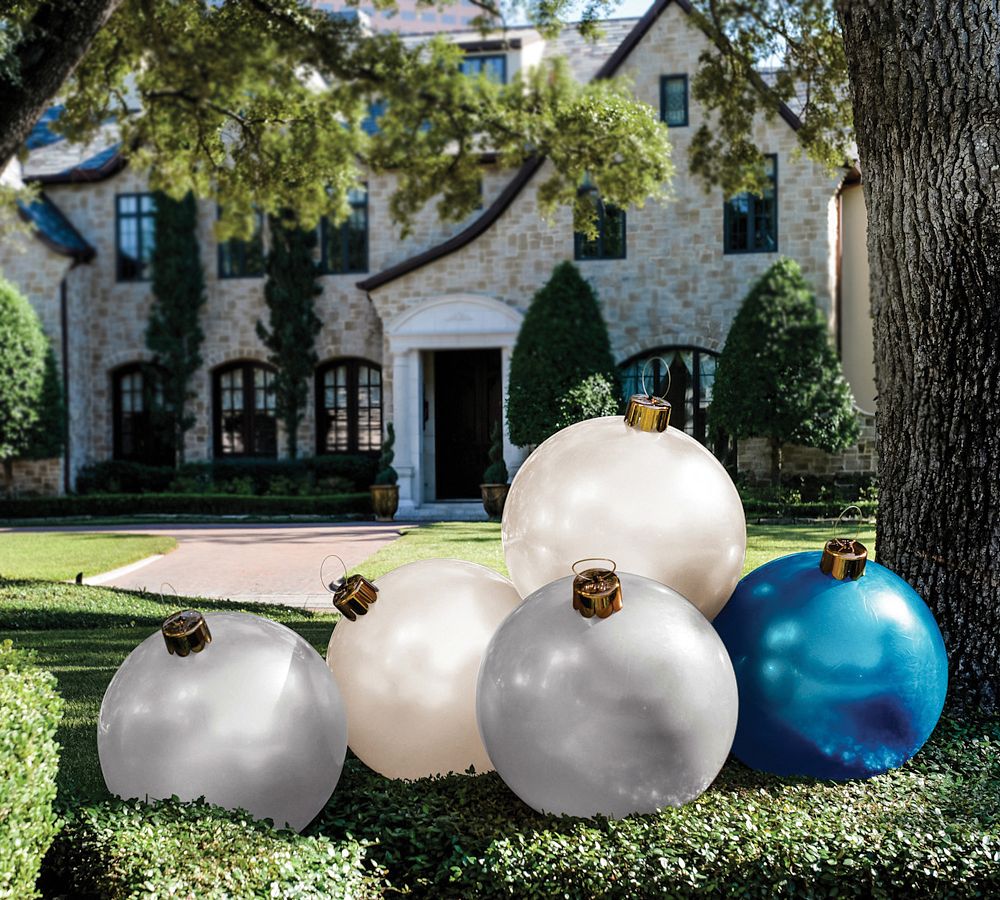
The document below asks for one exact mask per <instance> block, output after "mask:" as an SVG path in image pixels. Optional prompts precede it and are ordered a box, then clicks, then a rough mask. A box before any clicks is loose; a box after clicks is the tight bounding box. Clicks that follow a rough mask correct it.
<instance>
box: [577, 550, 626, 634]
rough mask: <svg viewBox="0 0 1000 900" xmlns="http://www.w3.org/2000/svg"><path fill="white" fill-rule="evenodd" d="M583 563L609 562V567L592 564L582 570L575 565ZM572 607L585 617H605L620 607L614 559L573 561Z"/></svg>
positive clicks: (618, 580) (620, 585) (620, 596)
mask: <svg viewBox="0 0 1000 900" xmlns="http://www.w3.org/2000/svg"><path fill="white" fill-rule="evenodd" d="M583 563H610V564H611V567H610V568H607V567H605V566H592V567H590V568H586V569H584V570H583V571H580V570H578V569H577V566H579V565H581V564H583ZM573 574H574V575H575V576H576V577H575V578H574V579H573V609H575V610H576V611H577V612H578V613H579V614H580V615H581V616H583V617H584V618H585V619H592V618H593V617H594V616H597V618H599V619H606V618H607V617H608V616H610V615H612V614H613V613H616V612H620V611H621V608H622V583H621V580H620V579H619V578H618V576H617V575H616V574H615V563H614V560H610V559H601V558H595V559H581V560H577V561H576V562H575V563H573Z"/></svg>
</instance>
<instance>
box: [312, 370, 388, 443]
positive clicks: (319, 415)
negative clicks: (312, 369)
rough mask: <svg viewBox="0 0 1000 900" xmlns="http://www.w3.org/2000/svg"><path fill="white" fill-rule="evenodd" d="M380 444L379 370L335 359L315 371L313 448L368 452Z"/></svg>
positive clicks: (380, 396)
mask: <svg viewBox="0 0 1000 900" xmlns="http://www.w3.org/2000/svg"><path fill="white" fill-rule="evenodd" d="M381 446H382V370H381V368H379V366H377V365H376V364H375V363H371V362H368V361H367V360H363V359H338V360H335V361H334V362H332V363H328V364H327V365H325V366H323V367H322V368H321V369H319V370H318V371H317V372H316V452H317V453H368V452H371V451H375V450H378V449H380V448H381Z"/></svg>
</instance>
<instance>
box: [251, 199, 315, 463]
mask: <svg viewBox="0 0 1000 900" xmlns="http://www.w3.org/2000/svg"><path fill="white" fill-rule="evenodd" d="M268 221H269V229H270V232H271V243H270V249H269V251H268V255H267V283H266V284H265V285H264V300H265V302H266V303H267V308H268V311H269V312H270V316H269V319H268V324H269V326H270V327H267V328H265V327H264V324H263V323H262V322H258V323H257V336H258V337H259V338H260V339H261V340H262V341H263V342H264V346H266V347H267V349H268V350H270V351H271V352H270V355H269V356H268V361H269V362H270V363H271V364H272V365H274V367H275V369H276V370H277V372H276V374H275V376H274V401H275V410H276V412H277V414H278V418H279V419H281V421H282V423H283V424H284V426H285V446H286V449H287V453H288V456H289V457H291V458H292V459H294V458H295V457H296V456H297V455H298V444H299V440H298V435H299V424H300V423H301V422H302V419H303V417H304V415H305V408H306V399H307V398H308V396H309V378H310V376H311V375H312V373H313V370H314V369H315V368H316V363H317V361H318V358H317V356H316V350H315V344H316V335H317V334H319V330H320V328H322V322H320V320H319V318H318V317H317V315H316V311H315V308H316V301H315V298H316V297H317V296H318V295H319V294H321V293H322V292H323V289H322V288H321V287H320V286H319V284H318V283H317V281H316V276H317V274H318V267H317V265H316V261H315V259H314V257H313V252H314V250H315V247H316V232H315V231H305V230H303V229H302V228H299V227H298V225H297V223H296V222H295V220H294V219H293V218H291V217H288V216H270V217H269V219H268Z"/></svg>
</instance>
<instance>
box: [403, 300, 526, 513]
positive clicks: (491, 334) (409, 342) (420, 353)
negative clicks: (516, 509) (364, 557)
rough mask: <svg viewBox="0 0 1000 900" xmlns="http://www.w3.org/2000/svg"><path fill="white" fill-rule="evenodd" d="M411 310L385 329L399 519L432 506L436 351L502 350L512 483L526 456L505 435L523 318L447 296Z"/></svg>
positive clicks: (490, 303) (488, 303)
mask: <svg viewBox="0 0 1000 900" xmlns="http://www.w3.org/2000/svg"><path fill="white" fill-rule="evenodd" d="M411 304H412V305H411V308H410V309H408V310H406V312H403V313H400V314H399V315H398V316H396V317H395V318H394V319H393V320H392V321H391V322H389V323H388V324H387V325H386V327H385V336H386V339H387V341H388V344H389V348H388V349H389V361H390V365H391V366H392V369H391V371H392V418H393V422H394V424H395V429H396V446H395V451H396V457H395V460H394V462H393V466H394V468H395V469H396V471H397V472H398V473H399V515H400V517H401V518H405V517H406V516H407V515H414V514H417V515H419V514H420V513H421V511H422V510H421V508H422V507H427V506H428V505H429V504H432V503H433V498H429V497H425V496H424V495H425V490H424V484H425V472H424V455H425V453H424V443H425V442H424V414H423V412H424V358H425V357H426V356H427V351H434V350H473V349H496V348H499V350H500V372H501V378H502V398H503V399H502V406H503V418H502V421H503V446H504V460H505V462H506V463H507V466H508V469H509V470H510V474H511V477H513V475H514V472H515V471H516V470H517V468H518V466H520V464H521V462H522V460H523V458H524V454H523V452H522V451H521V450H520V448H518V447H514V446H513V445H512V444H511V443H510V435H509V433H508V429H507V379H508V376H509V374H510V355H511V352H512V351H513V349H514V342H515V341H516V340H517V334H518V332H519V331H520V330H521V322H522V320H523V318H524V317H523V315H522V314H521V313H520V312H518V311H517V310H516V309H514V308H513V307H511V306H508V305H507V304H506V303H502V302H501V301H499V300H495V299H494V298H492V297H489V296H485V295H482V294H446V295H444V296H441V297H438V298H435V299H426V300H424V299H419V298H414V299H413V300H412V301H411Z"/></svg>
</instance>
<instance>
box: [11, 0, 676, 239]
mask: <svg viewBox="0 0 1000 900" xmlns="http://www.w3.org/2000/svg"><path fill="white" fill-rule="evenodd" d="M32 5H33V4H30V3H27V4H18V6H19V7H20V8H21V9H22V12H23V11H24V10H25V9H28V8H30V7H31V6H32ZM379 5H380V6H391V4H386V3H380V4H379ZM428 5H430V4H428ZM478 5H480V6H481V7H482V9H483V15H482V16H481V20H482V21H481V23H480V24H481V25H482V26H483V27H484V28H485V27H488V26H489V25H490V24H491V23H492V25H493V26H494V27H495V26H498V25H502V23H503V21H504V17H505V16H506V15H507V14H509V13H511V12H516V13H520V14H525V15H526V16H527V17H528V18H529V19H530V20H531V21H533V22H535V23H536V24H538V25H539V26H540V27H542V29H543V30H545V31H546V32H547V33H549V34H552V33H554V32H555V31H557V30H558V27H559V25H560V23H561V22H563V21H564V20H565V18H566V17H567V15H569V14H574V13H577V11H578V9H579V6H578V5H577V3H576V0H530V2H524V0H516V2H515V3H513V4H508V5H505V6H492V5H491V4H489V3H485V4H484V3H480V4H478ZM613 6H614V3H613V0H588V2H587V3H586V4H585V6H584V10H583V12H584V24H583V26H582V28H583V30H584V31H588V30H589V31H592V30H593V28H594V25H593V21H594V19H596V18H597V17H598V16H599V15H601V14H603V13H605V12H607V11H608V10H610V9H611V8H612V7H613ZM22 18H23V17H22ZM15 31H16V29H15V30H14V31H12V32H11V33H12V34H13V33H15ZM461 57H462V50H461V48H459V47H457V46H455V45H454V44H452V43H451V42H449V41H448V40H446V39H444V38H443V37H436V38H432V39H430V40H429V41H427V42H425V43H423V44H421V45H420V46H407V45H406V44H405V43H404V42H403V41H402V40H401V39H400V38H399V37H398V36H396V35H393V34H371V33H366V31H365V30H364V29H363V28H362V27H361V26H360V25H359V24H358V23H357V22H356V21H351V20H350V19H349V18H348V17H345V16H337V15H330V14H327V13H325V12H323V11H321V10H313V9H311V8H308V7H307V6H306V5H304V4H301V3H300V2H298V0H223V2H210V0H187V2H184V3H176V2H169V0H125V2H123V3H122V4H121V6H120V7H119V8H118V10H117V11H116V12H115V13H114V14H113V15H112V17H111V19H110V21H109V22H108V24H107V25H106V26H105V27H104V28H103V29H102V30H101V31H100V32H99V33H98V35H97V37H96V39H95V41H94V43H93V44H92V46H91V47H90V50H89V52H88V53H87V54H86V56H85V57H84V59H83V61H82V63H81V64H80V65H79V67H78V68H77V70H76V72H75V73H74V75H73V77H72V79H71V80H70V82H69V84H68V85H67V87H66V97H65V99H66V107H67V110H66V114H65V116H64V118H63V120H62V122H61V125H60V127H61V128H62V129H63V130H64V131H65V132H66V133H68V134H69V135H70V136H72V137H76V138H78V139H79V138H82V137H86V136H87V135H90V134H92V133H93V132H94V130H95V129H96V128H97V127H98V126H99V123H101V122H102V121H105V120H106V119H107V118H108V117H110V116H114V117H116V118H117V119H118V121H119V123H120V125H121V128H122V130H123V142H124V143H123V146H124V147H125V148H126V149H127V152H128V153H129V155H130V158H131V160H132V163H133V165H137V166H139V167H140V168H142V169H145V170H148V172H149V176H150V179H151V183H152V185H153V187H154V188H156V189H162V190H165V191H168V192H170V193H171V194H172V195H174V196H178V197H180V196H183V194H184V193H186V192H187V191H188V190H191V191H193V192H194V193H195V194H196V195H197V196H213V197H215V198H216V199H217V200H218V201H219V202H220V204H221V205H222V208H223V219H222V222H221V226H220V236H222V237H228V236H230V235H232V234H239V235H240V236H244V237H246V236H248V235H249V234H250V233H251V231H252V227H253V217H254V209H255V208H256V209H260V210H262V211H264V212H265V213H268V214H275V213H277V212H279V211H280V210H282V209H294V210H296V211H297V213H298V215H299V216H300V219H301V222H302V224H303V225H304V226H305V227H311V226H312V225H313V224H315V223H316V221H318V219H319V218H320V216H322V215H324V214H326V215H329V216H330V217H331V218H332V219H333V220H334V221H340V220H341V219H343V218H344V217H346V215H347V213H348V204H347V192H348V190H349V189H350V188H351V187H352V186H355V185H356V184H357V183H358V182H359V181H360V180H361V179H362V178H363V177H364V174H365V173H366V172H383V171H387V170H394V171H397V172H398V175H399V182H398V189H397V190H396V193H395V195H394V197H393V198H392V202H391V208H392V212H393V214H394V215H395V216H396V217H397V218H398V219H399V220H400V221H402V222H403V223H404V225H405V223H406V222H407V221H408V220H409V219H411V218H412V217H413V215H414V214H415V213H416V212H417V211H418V210H420V209H421V208H423V207H424V206H425V204H427V203H428V202H429V201H431V199H432V198H435V197H436V198H438V204H437V206H438V211H439V212H440V213H441V214H442V215H443V216H445V217H451V218H456V219H457V218H461V217H464V216H465V215H467V214H469V213H470V212H472V211H473V210H474V209H475V208H476V207H477V205H478V204H479V202H480V194H479V179H480V176H481V157H482V154H483V153H495V154H497V157H498V161H499V163H500V164H501V165H502V166H508V167H509V166H517V165H519V164H520V163H522V162H524V161H525V160H527V159H528V158H530V157H532V156H535V155H538V154H541V155H544V156H546V157H547V158H548V159H550V160H551V162H552V163H553V165H552V166H551V167H550V168H549V169H547V170H546V173H545V176H544V180H543V182H542V185H541V193H540V198H541V202H542V206H543V210H545V211H551V210H552V209H553V208H554V207H555V205H557V204H567V205H571V206H573V207H574V208H576V207H578V210H577V211H578V213H579V215H580V221H581V225H582V227H585V228H586V229H587V230H590V228H592V227H593V226H592V222H591V220H592V217H593V210H592V209H590V207H589V206H588V205H587V204H586V203H583V202H578V201H579V198H578V196H577V187H578V185H579V184H580V182H581V181H582V179H583V177H584V175H585V173H589V174H590V177H591V179H592V181H593V183H594V184H595V185H596V186H597V188H598V189H599V190H600V192H601V195H602V196H603V197H604V198H605V200H606V201H607V202H609V203H613V204H615V205H617V206H620V207H626V206H628V205H629V204H631V203H635V204H638V205H641V204H642V203H643V202H644V201H645V200H646V199H647V198H648V197H657V196H662V195H663V192H664V190H665V185H666V183H667V182H668V180H669V178H670V175H671V172H672V169H671V164H670V146H669V142H668V140H667V130H666V127H665V126H664V125H663V124H662V123H661V122H659V120H658V116H657V114H656V111H655V110H653V109H652V108H650V107H649V106H647V105H645V104H642V103H639V102H638V101H636V100H635V98H634V97H633V96H632V95H631V94H630V92H629V90H628V89H627V87H626V86H625V85H624V84H622V83H619V82H617V81H602V82H596V83H592V84H588V85H579V84H577V83H576V82H575V81H574V80H573V79H572V78H571V77H570V75H569V73H568V70H567V69H566V66H565V65H564V64H562V63H560V62H558V61H556V62H552V63H545V64H543V65H540V66H539V67H538V68H537V69H534V70H532V71H531V72H529V73H528V74H527V75H521V74H518V75H516V76H515V77H514V78H513V79H512V80H511V82H510V83H509V84H507V85H501V84H493V83H490V82H489V81H488V80H487V79H485V78H480V79H474V78H470V77H467V76H465V75H463V74H462V73H461V72H460V71H459V68H458V64H459V61H460V59H461ZM372 104H378V105H379V107H380V109H381V110H382V114H381V116H380V117H379V118H378V120H377V121H378V126H379V127H378V129H377V131H376V133H374V134H371V133H369V132H370V131H371V129H370V128H369V129H366V128H364V127H362V124H363V121H364V120H365V118H366V116H367V115H368V113H369V109H370V107H371V105H372Z"/></svg>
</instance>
